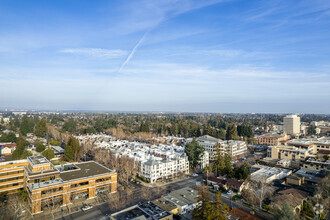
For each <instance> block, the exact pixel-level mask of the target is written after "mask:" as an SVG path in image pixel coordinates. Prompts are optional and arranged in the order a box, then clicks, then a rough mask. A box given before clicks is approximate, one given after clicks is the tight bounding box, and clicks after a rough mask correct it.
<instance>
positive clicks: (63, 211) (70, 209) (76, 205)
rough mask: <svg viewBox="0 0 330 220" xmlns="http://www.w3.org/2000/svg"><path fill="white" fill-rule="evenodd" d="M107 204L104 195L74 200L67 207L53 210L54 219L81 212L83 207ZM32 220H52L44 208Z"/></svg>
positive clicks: (49, 212) (49, 211) (48, 210)
mask: <svg viewBox="0 0 330 220" xmlns="http://www.w3.org/2000/svg"><path fill="white" fill-rule="evenodd" d="M105 202H107V199H106V196H105V195H99V196H98V197H96V198H92V199H85V198H83V199H76V200H74V201H72V204H70V205H67V206H57V207H56V209H55V210H54V217H55V219H58V218H62V217H65V216H67V215H70V214H73V213H76V212H81V211H82V210H81V208H82V207H83V205H92V206H97V205H100V204H104V203H105ZM33 218H34V219H53V215H52V213H51V210H50V209H48V208H45V209H44V211H43V212H42V213H40V214H36V215H34V216H33Z"/></svg>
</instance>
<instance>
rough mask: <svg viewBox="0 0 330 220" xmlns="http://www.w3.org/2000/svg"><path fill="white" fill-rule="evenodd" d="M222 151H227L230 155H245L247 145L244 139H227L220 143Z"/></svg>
mask: <svg viewBox="0 0 330 220" xmlns="http://www.w3.org/2000/svg"><path fill="white" fill-rule="evenodd" d="M222 145H223V146H224V148H225V150H224V152H228V153H229V155H230V156H231V157H238V156H245V155H246V154H247V145H246V143H245V142H244V141H235V140H229V141H224V142H223V144H222Z"/></svg>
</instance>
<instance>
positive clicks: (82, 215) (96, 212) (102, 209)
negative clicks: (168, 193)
mask: <svg viewBox="0 0 330 220" xmlns="http://www.w3.org/2000/svg"><path fill="white" fill-rule="evenodd" d="M200 181H202V177H201V176H198V177H189V178H188V179H183V180H180V181H177V182H173V183H169V184H166V185H165V188H166V187H168V186H171V187H172V189H173V190H177V189H181V188H184V187H196V183H197V182H200ZM134 186H135V188H134V190H133V196H134V204H129V205H127V207H130V206H133V205H136V204H137V203H139V202H141V201H144V200H143V199H141V193H142V188H143V187H144V186H141V185H138V184H135V185H134ZM150 191H151V200H154V199H157V198H159V196H158V195H156V194H154V193H153V192H156V191H157V187H156V186H155V187H151V188H150ZM127 207H126V208H127ZM110 214H111V211H110V209H109V206H108V203H107V202H105V203H102V204H100V205H97V206H94V207H93V208H92V209H90V210H88V211H82V210H81V209H80V210H79V211H77V212H75V213H72V214H71V215H66V216H62V217H61V218H58V219H65V220H69V219H79V220H84V219H86V220H87V219H88V220H91V219H106V218H105V215H110Z"/></svg>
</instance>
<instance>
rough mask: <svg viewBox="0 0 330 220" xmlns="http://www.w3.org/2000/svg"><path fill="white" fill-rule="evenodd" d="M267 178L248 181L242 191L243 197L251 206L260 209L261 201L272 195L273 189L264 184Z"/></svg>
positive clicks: (269, 185)
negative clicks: (256, 206)
mask: <svg viewBox="0 0 330 220" xmlns="http://www.w3.org/2000/svg"><path fill="white" fill-rule="evenodd" d="M266 179H267V177H266V176H262V177H261V178H260V179H259V180H258V181H251V180H250V181H249V182H248V184H247V187H246V188H245V189H244V190H243V192H242V195H243V197H244V198H245V199H246V200H247V201H248V202H250V203H251V204H252V205H258V206H259V208H262V203H263V201H264V200H265V199H266V198H268V197H270V196H271V195H272V194H273V193H274V188H273V187H272V186H271V184H269V183H267V182H266Z"/></svg>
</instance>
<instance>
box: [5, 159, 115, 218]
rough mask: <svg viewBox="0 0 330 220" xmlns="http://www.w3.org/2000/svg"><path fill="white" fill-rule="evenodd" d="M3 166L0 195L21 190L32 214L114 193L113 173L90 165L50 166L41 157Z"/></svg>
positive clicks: (97, 165)
mask: <svg viewBox="0 0 330 220" xmlns="http://www.w3.org/2000/svg"><path fill="white" fill-rule="evenodd" d="M4 163H5V164H4ZM4 163H0V168H1V169H0V173H1V175H2V176H1V177H2V179H3V178H5V180H6V181H5V182H4V183H6V185H5V187H4V188H1V191H0V192H8V193H14V192H17V190H19V189H25V190H26V192H27V194H28V201H29V204H30V207H31V213H32V214H36V213H40V212H42V210H43V207H45V206H47V205H49V204H53V205H63V206H65V205H68V204H71V201H72V200H75V199H78V198H94V197H96V195H97V194H99V193H103V192H105V191H110V192H116V191H117V173H116V172H114V171H112V170H110V169H108V168H106V167H104V166H102V165H100V164H98V163H96V162H94V161H89V162H83V163H72V164H65V165H60V166H54V165H53V164H52V163H51V162H49V161H48V160H47V159H46V158H45V157H43V156H31V157H28V158H27V160H20V161H12V162H4ZM11 178H17V179H14V180H12V179H11Z"/></svg>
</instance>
